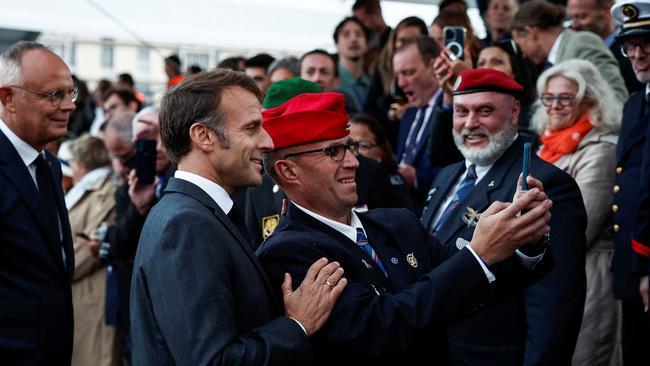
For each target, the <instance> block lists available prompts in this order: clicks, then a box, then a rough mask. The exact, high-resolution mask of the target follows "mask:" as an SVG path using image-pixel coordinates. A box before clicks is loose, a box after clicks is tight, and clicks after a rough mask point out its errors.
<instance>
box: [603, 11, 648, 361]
mask: <svg viewBox="0 0 650 366" xmlns="http://www.w3.org/2000/svg"><path fill="white" fill-rule="evenodd" d="M612 17H613V18H614V21H615V22H616V25H617V26H620V27H621V32H620V33H619V35H618V37H617V42H619V43H620V44H621V50H622V51H624V52H625V54H626V55H627V57H628V58H629V60H630V62H631V63H632V68H633V69H634V73H635V74H636V78H637V79H638V80H639V81H640V82H641V83H643V84H645V88H644V90H643V91H638V92H636V93H634V94H632V96H630V98H629V99H628V101H627V102H626V103H625V106H624V107H623V120H622V125H621V132H620V134H619V136H620V137H619V140H618V144H617V145H616V184H615V185H614V187H613V192H614V204H613V205H612V211H613V212H614V216H613V219H614V220H613V221H614V224H613V226H612V229H613V231H614V258H612V272H613V274H614V284H613V288H614V297H615V298H617V299H619V300H621V304H622V309H623V326H622V351H623V363H624V364H625V365H626V366H627V365H647V364H648V363H650V356H648V351H647V345H648V344H649V343H650V316H648V313H647V312H644V304H643V298H642V294H643V295H646V296H647V295H648V293H647V291H648V290H647V283H648V268H649V267H648V266H649V265H650V261H649V260H648V254H650V251H644V250H643V249H644V248H643V246H641V245H639V244H641V243H640V242H639V239H640V235H639V234H640V233H639V232H638V230H639V228H640V226H639V223H641V222H642V221H643V220H647V216H645V217H644V205H645V204H647V203H648V198H646V199H644V198H643V197H644V193H645V192H647V189H648V184H649V180H650V178H649V177H650V145H649V140H648V138H649V137H650V132H649V129H650V125H649V124H648V123H649V122H648V120H649V119H650V105H649V104H648V91H649V89H648V83H650V71H648V69H649V68H650V26H649V25H648V22H647V20H648V19H649V18H650V1H631V0H625V1H620V2H618V3H616V5H614V6H613V7H612ZM644 187H645V188H644ZM639 202H642V204H641V205H640V204H639ZM643 202H645V204H644V203H643ZM635 231H637V232H635ZM635 234H636V235H635ZM640 285H644V286H640ZM646 298H647V297H646Z"/></svg>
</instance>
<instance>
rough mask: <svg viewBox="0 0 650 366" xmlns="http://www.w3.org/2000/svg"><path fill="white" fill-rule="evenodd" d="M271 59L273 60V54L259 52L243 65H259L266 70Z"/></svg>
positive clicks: (271, 61)
mask: <svg viewBox="0 0 650 366" xmlns="http://www.w3.org/2000/svg"><path fill="white" fill-rule="evenodd" d="M273 61H275V58H274V57H273V56H271V55H269V54H268V53H260V54H257V55H255V56H253V57H251V58H249V59H248V60H246V62H245V63H244V67H260V68H263V69H264V70H268V69H269V66H271V64H272V63H273Z"/></svg>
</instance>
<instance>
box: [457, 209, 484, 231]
mask: <svg viewBox="0 0 650 366" xmlns="http://www.w3.org/2000/svg"><path fill="white" fill-rule="evenodd" d="M479 218H481V213H480V212H478V211H476V210H475V209H473V208H471V207H467V212H465V213H464V214H463V216H462V217H461V219H462V220H463V222H464V223H466V224H467V227H468V228H469V227H475V226H476V224H478V219H479Z"/></svg>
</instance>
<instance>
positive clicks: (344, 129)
mask: <svg viewBox="0 0 650 366" xmlns="http://www.w3.org/2000/svg"><path fill="white" fill-rule="evenodd" d="M262 119H263V124H262V127H264V129H265V130H266V132H268V134H269V135H270V136H271V139H272V140H273V145H274V146H275V149H281V148H283V147H288V146H294V145H300V144H306V143H309V142H316V141H323V140H330V139H338V138H341V137H345V136H347V135H348V134H349V133H350V132H349V131H348V120H349V118H348V115H347V113H345V99H344V97H343V94H340V93H306V94H300V95H297V96H295V97H293V98H291V99H289V100H288V101H286V102H285V103H283V104H280V105H279V106H277V107H275V108H271V109H267V110H265V111H262Z"/></svg>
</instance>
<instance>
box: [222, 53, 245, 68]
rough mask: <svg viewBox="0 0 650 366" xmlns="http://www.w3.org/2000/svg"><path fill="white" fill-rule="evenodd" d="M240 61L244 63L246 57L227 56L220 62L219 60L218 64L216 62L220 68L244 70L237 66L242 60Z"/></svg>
mask: <svg viewBox="0 0 650 366" xmlns="http://www.w3.org/2000/svg"><path fill="white" fill-rule="evenodd" d="M242 61H243V62H244V63H246V59H245V58H244V57H242V56H233V57H228V58H225V59H223V60H221V62H219V64H217V67H220V68H222V69H230V70H235V71H244V70H240V69H239V68H238V67H239V63H240V62H242Z"/></svg>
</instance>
